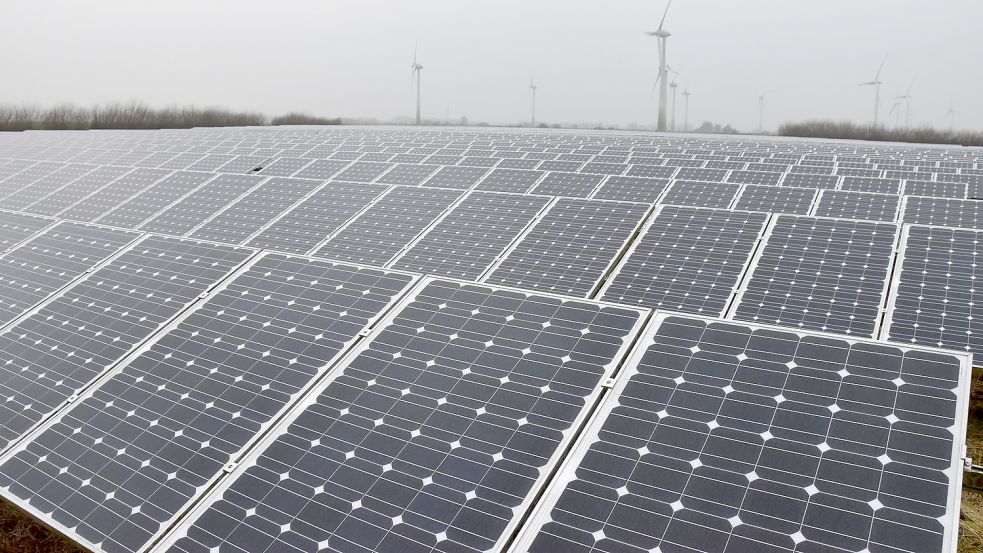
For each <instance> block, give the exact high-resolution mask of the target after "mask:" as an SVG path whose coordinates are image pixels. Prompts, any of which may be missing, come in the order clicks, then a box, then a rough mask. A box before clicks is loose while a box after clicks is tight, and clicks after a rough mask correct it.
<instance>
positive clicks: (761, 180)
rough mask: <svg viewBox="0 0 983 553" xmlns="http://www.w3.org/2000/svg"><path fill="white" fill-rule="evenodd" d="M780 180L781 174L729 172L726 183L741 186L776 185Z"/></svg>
mask: <svg viewBox="0 0 983 553" xmlns="http://www.w3.org/2000/svg"><path fill="white" fill-rule="evenodd" d="M781 180H782V173H774V172H765V171H731V172H730V174H729V175H727V182H737V183H742V184H761V185H777V184H778V183H779V181H781Z"/></svg>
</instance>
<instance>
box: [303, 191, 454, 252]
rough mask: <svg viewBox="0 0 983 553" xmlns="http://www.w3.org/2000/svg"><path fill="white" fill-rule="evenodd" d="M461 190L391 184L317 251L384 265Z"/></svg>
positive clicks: (436, 216)
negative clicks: (393, 185) (389, 188)
mask: <svg viewBox="0 0 983 553" xmlns="http://www.w3.org/2000/svg"><path fill="white" fill-rule="evenodd" d="M461 194H462V192H461V191H458V190H446V189H431V188H416V187H409V186H396V187H393V189H392V190H390V191H389V192H387V193H386V194H385V195H384V196H382V197H381V198H379V199H378V200H377V201H376V202H375V203H373V204H372V206H371V207H369V208H368V209H367V210H365V211H364V212H362V213H361V214H360V215H359V216H358V217H355V218H354V219H352V220H351V221H349V222H348V224H346V225H345V226H344V227H343V228H342V229H341V230H339V231H338V232H337V233H335V234H334V235H333V236H332V237H331V238H330V239H329V240H328V241H327V242H325V243H324V245H323V246H321V247H320V248H318V250H317V254H316V255H318V256H321V257H326V258H328V259H340V260H343V261H353V262H356V263H364V264H366V265H372V266H375V267H383V266H385V265H386V264H388V263H389V262H390V261H392V259H393V258H394V257H396V255H398V254H399V253H400V252H401V251H402V250H403V248H404V247H405V246H406V245H408V244H409V243H410V242H412V241H413V239H414V238H416V237H417V236H418V235H419V234H420V233H421V232H423V231H424V230H425V229H426V228H427V227H428V226H430V224H431V223H433V222H434V221H435V220H437V218H438V217H440V216H441V215H442V214H443V213H444V211H445V210H447V209H448V208H449V207H450V206H451V205H452V204H453V203H454V202H456V201H457V200H458V199H459V198H460V197H461Z"/></svg>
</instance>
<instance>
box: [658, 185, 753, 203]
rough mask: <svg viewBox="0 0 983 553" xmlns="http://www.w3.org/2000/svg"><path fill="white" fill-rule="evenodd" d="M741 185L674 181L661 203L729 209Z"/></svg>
mask: <svg viewBox="0 0 983 553" xmlns="http://www.w3.org/2000/svg"><path fill="white" fill-rule="evenodd" d="M740 191H741V185H739V184H732V183H719V182H693V181H681V180H677V181H673V183H672V185H671V186H669V190H668V191H666V193H665V195H664V196H662V199H661V200H659V203H663V204H670V205H686V206H692V207H714V208H721V209H724V208H727V207H729V206H730V204H731V203H732V202H733V201H734V197H735V196H737V193H738V192H740Z"/></svg>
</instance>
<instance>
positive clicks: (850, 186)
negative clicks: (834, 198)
mask: <svg viewBox="0 0 983 553" xmlns="http://www.w3.org/2000/svg"><path fill="white" fill-rule="evenodd" d="M839 189H840V190H851V191H853V192H875V193H877V194H895V195H897V194H900V193H901V179H888V178H883V177H843V182H841V183H840V188H839Z"/></svg>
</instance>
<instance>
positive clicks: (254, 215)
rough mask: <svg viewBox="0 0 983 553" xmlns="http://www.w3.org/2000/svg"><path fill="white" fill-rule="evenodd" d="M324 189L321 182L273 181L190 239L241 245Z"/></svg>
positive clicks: (221, 213)
mask: <svg viewBox="0 0 983 553" xmlns="http://www.w3.org/2000/svg"><path fill="white" fill-rule="evenodd" d="M320 185H321V181H318V180H310V179H289V178H284V177H271V178H270V179H269V180H267V181H266V182H264V183H263V184H261V185H259V186H258V187H256V188H255V189H254V190H253V191H252V192H249V193H248V194H246V195H245V196H243V197H241V198H239V200H238V201H236V202H235V203H234V204H232V205H230V206H228V207H227V208H225V209H224V210H223V211H221V212H219V213H218V214H217V215H215V216H214V217H212V218H211V219H209V220H207V221H206V222H205V223H204V224H202V225H201V226H199V227H198V228H196V229H195V230H194V231H193V232H191V233H189V236H190V237H191V238H198V239H201V240H214V241H216V242H225V243H228V244H241V243H242V242H243V241H245V240H246V239H247V238H249V237H250V236H252V235H253V233H255V232H256V231H258V230H259V229H261V228H263V225H265V224H266V223H268V222H270V221H271V220H272V219H273V218H275V217H276V216H277V215H279V214H281V213H283V212H284V211H286V210H287V209H289V208H290V207H291V206H293V205H294V204H295V203H297V202H299V201H300V200H302V199H304V198H305V197H306V196H307V195H308V194H310V193H311V192H312V191H314V190H315V189H316V188H317V187H318V186H320Z"/></svg>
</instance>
